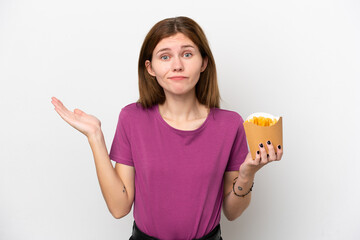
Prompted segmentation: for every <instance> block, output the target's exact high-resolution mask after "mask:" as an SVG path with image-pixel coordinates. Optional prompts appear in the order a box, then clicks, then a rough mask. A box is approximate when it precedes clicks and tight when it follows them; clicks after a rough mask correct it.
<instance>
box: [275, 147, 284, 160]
mask: <svg viewBox="0 0 360 240" xmlns="http://www.w3.org/2000/svg"><path fill="white" fill-rule="evenodd" d="M282 155H283V149H282V147H281V145H278V147H277V149H276V161H280V159H281V158H282Z"/></svg>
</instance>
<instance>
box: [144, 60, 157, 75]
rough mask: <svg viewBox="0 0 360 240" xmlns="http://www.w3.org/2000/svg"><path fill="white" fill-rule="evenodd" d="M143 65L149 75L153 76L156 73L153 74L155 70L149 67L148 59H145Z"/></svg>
mask: <svg viewBox="0 0 360 240" xmlns="http://www.w3.org/2000/svg"><path fill="white" fill-rule="evenodd" d="M145 67H146V70H147V71H148V73H149V74H150V75H151V76H153V77H155V76H156V75H155V72H154V71H153V70H152V68H151V62H150V61H149V60H146V61H145Z"/></svg>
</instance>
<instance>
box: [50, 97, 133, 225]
mask: <svg viewBox="0 0 360 240" xmlns="http://www.w3.org/2000/svg"><path fill="white" fill-rule="evenodd" d="M52 104H53V105H54V106H55V111H56V112H57V113H58V114H59V115H60V116H61V118H62V119H64V120H65V121H66V122H67V123H69V124H70V125H71V126H72V127H74V128H75V129H76V130H78V131H80V132H81V133H83V134H84V135H85V136H86V137H87V138H88V141H89V144H90V147H91V150H92V152H93V156H94V161H95V166H96V173H97V177H98V180H99V184H100V188H101V192H102V194H103V197H104V199H105V202H106V204H107V207H108V209H109V211H110V212H111V214H112V215H113V216H114V217H115V218H121V217H123V216H126V215H127V214H128V213H129V212H130V210H131V206H132V203H133V200H134V172H135V171H134V168H133V167H130V166H126V165H123V164H116V167H115V169H114V167H113V166H112V164H111V161H110V157H109V154H108V151H107V149H106V144H105V140H104V136H103V133H102V131H101V122H100V121H99V120H98V119H97V118H96V117H95V116H92V115H89V114H86V113H85V112H83V111H81V110H80V109H75V110H74V112H71V111H69V110H68V109H67V108H66V107H65V106H64V105H63V104H62V102H61V101H60V100H58V99H56V98H55V97H53V98H52Z"/></svg>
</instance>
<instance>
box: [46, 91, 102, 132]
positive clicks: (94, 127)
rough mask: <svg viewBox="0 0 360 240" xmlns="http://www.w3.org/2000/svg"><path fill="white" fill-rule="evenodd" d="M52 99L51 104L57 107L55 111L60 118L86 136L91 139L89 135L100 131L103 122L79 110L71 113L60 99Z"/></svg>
mask: <svg viewBox="0 0 360 240" xmlns="http://www.w3.org/2000/svg"><path fill="white" fill-rule="evenodd" d="M51 99H52V101H51V103H52V104H53V105H54V106H55V111H56V112H57V113H58V114H59V115H60V117H61V118H62V119H64V120H65V121H66V122H67V123H68V124H70V125H71V126H72V127H74V128H75V129H76V130H78V131H80V132H81V133H83V134H84V135H85V136H87V137H89V135H91V134H94V133H95V132H96V131H98V130H100V128H101V122H100V120H99V119H97V118H96V117H95V116H93V115H89V114H86V113H85V112H83V111H81V110H80V109H77V108H76V109H74V112H71V111H69V110H68V109H67V108H66V107H65V106H64V104H63V103H62V102H61V101H60V100H59V99H57V98H55V97H52V98H51Z"/></svg>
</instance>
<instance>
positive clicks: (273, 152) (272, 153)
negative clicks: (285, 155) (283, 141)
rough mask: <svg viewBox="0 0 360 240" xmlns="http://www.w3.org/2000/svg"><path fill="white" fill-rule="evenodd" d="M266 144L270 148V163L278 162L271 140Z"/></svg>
mask: <svg viewBox="0 0 360 240" xmlns="http://www.w3.org/2000/svg"><path fill="white" fill-rule="evenodd" d="M266 144H267V148H268V160H269V162H271V161H274V160H276V153H275V149H274V146H273V145H272V143H271V142H270V140H269V141H267V142H266Z"/></svg>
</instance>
